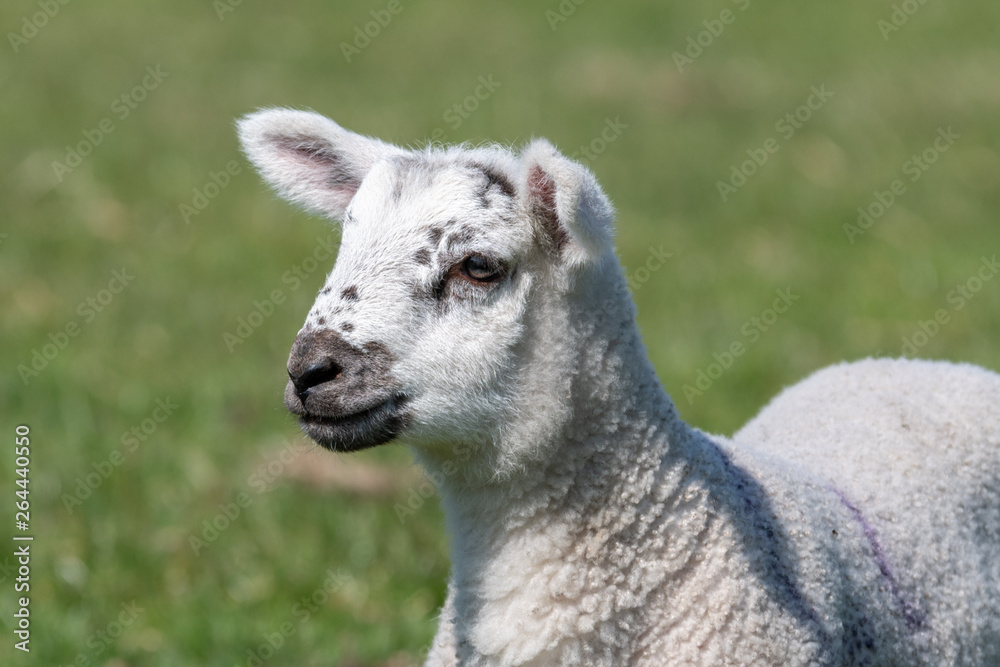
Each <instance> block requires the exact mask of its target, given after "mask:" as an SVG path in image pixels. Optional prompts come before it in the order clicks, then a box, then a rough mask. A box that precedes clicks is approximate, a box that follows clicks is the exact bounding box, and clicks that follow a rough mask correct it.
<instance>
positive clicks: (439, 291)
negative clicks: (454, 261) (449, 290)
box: [431, 275, 448, 301]
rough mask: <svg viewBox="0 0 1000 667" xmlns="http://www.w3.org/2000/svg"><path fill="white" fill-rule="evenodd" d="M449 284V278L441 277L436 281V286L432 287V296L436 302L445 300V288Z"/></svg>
mask: <svg viewBox="0 0 1000 667" xmlns="http://www.w3.org/2000/svg"><path fill="white" fill-rule="evenodd" d="M447 283H448V277H447V276H444V275H442V276H440V277H439V278H437V279H435V280H434V285H432V286H431V296H433V297H434V300H435V301H440V300H441V299H443V298H444V288H445V285H447Z"/></svg>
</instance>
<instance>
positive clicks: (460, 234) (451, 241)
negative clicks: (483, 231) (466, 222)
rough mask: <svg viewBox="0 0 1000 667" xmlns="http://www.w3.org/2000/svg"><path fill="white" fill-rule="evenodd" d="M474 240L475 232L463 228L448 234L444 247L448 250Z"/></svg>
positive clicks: (469, 228)
mask: <svg viewBox="0 0 1000 667" xmlns="http://www.w3.org/2000/svg"><path fill="white" fill-rule="evenodd" d="M474 238H476V233H475V231H474V230H473V229H472V228H471V227H463V228H461V229H460V230H458V231H457V232H455V233H454V234H450V235H449V236H448V240H447V241H445V245H446V246H447V247H448V249H449V250H450V249H452V248H455V247H456V246H459V245H463V244H466V243H471V242H472V240H473V239H474Z"/></svg>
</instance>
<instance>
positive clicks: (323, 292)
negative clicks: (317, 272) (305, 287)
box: [320, 287, 333, 294]
mask: <svg viewBox="0 0 1000 667" xmlns="http://www.w3.org/2000/svg"><path fill="white" fill-rule="evenodd" d="M332 291H333V288H332V287H324V288H323V290H322V291H321V292H320V294H329V293H330V292H332Z"/></svg>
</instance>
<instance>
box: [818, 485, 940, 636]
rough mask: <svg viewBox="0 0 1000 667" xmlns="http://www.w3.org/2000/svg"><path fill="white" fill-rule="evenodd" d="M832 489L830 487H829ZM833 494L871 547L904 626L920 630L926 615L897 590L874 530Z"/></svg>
mask: <svg viewBox="0 0 1000 667" xmlns="http://www.w3.org/2000/svg"><path fill="white" fill-rule="evenodd" d="M831 488H832V487H831ZM833 492H834V493H836V494H837V497H838V498H840V502H842V503H843V504H844V507H846V508H847V509H848V510H850V512H851V514H852V515H854V519H855V520H856V521H857V522H858V523H859V524H861V530H862V532H863V533H864V534H865V539H867V540H868V544H869V545H871V548H872V554H873V556H874V557H875V564H876V565H878V570H879V572H881V573H882V576H883V577H884V578H885V580H886V581H887V582H888V583H889V592H890V593H891V594H892V597H893V598H895V599H896V603H897V604H898V605H899V606H900V608H901V609H902V610H903V618H904V619H905V620H906V626H907V627H908V628H910V630H920V629H922V628H923V627H924V622H925V620H926V615H925V614H924V612H922V611H920V610H919V609H917V608H916V607H915V606H914V605H913V604H912V603H911V602H910V601H909V600H907V599H906V597H905V596H904V595H903V592H902V591H901V590H900V589H899V583H898V582H897V581H896V577H895V575H893V573H892V570H891V569H890V568H889V561H888V559H887V558H886V555H885V551H884V550H883V549H882V544H881V543H880V542H879V539H878V533H876V532H875V528H873V527H872V525H871V524H870V523H868V520H867V519H865V517H864V515H863V514H862V513H861V510H859V509H858V508H857V506H856V505H855V504H854V503H852V502H851V501H850V500H849V499H848V498H847V496H846V495H844V494H843V492H841V491H840V489H836V488H834V489H833Z"/></svg>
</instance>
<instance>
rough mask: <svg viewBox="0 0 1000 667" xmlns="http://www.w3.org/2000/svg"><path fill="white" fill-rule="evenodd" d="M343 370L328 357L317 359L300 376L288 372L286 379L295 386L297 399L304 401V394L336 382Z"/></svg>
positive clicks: (290, 371)
mask: <svg viewBox="0 0 1000 667" xmlns="http://www.w3.org/2000/svg"><path fill="white" fill-rule="evenodd" d="M341 370H343V369H342V368H341V366H340V364H338V363H336V362H335V361H334V360H333V359H330V358H329V357H327V358H323V359H319V360H317V361H315V362H313V363H312V364H310V365H309V367H308V368H306V369H305V370H303V371H302V372H301V373H300V374H296V373H295V372H293V371H292V370H291V369H289V370H288V378H289V379H290V380H291V381H292V384H293V385H295V393H296V394H298V395H299V398H301V399H305V396H306V393H307V392H308V391H309V389H310V388H312V387H315V386H316V385H320V384H323V383H325V382H330V381H331V380H336V379H337V376H338V375H340V372H341Z"/></svg>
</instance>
